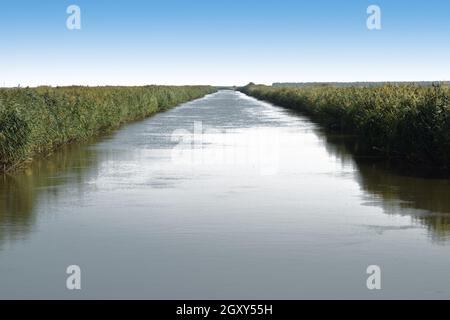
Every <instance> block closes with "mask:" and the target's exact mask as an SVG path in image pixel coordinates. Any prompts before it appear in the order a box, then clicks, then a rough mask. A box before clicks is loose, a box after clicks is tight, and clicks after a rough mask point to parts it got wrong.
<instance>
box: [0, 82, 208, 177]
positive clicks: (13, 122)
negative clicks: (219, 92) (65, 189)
mask: <svg viewBox="0 0 450 320" xmlns="http://www.w3.org/2000/svg"><path fill="white" fill-rule="evenodd" d="M213 91H214V89H213V88H212V87H206V86H192V87H188V86H186V87H167V86H146V87H97V88H89V87H62V88H51V87H39V88H23V89H21V88H15V89H0V171H1V170H3V171H6V170H10V169H11V168H13V167H15V166H17V165H18V164H21V163H23V162H24V161H26V160H28V159H30V158H31V157H33V156H35V155H37V154H42V153H45V152H49V151H51V150H53V149H55V148H57V147H58V146H61V145H63V144H66V143H69V142H71V141H76V140H82V139H86V138H89V137H92V136H94V135H97V134H99V133H101V132H104V131H108V130H111V129H114V128H117V127H118V126H120V125H121V124H123V123H125V122H127V121H132V120H137V119H141V118H144V117H146V116H149V115H151V114H153V113H155V112H158V111H164V110H166V109H168V108H171V107H174V106H176V105H177V104H180V103H183V102H186V101H189V100H193V99H196V98H200V97H202V96H204V95H206V94H208V93H211V92H213Z"/></svg>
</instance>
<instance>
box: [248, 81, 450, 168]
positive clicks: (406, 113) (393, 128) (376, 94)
mask: <svg viewBox="0 0 450 320" xmlns="http://www.w3.org/2000/svg"><path fill="white" fill-rule="evenodd" d="M241 91H242V92H244V93H246V94H248V95H250V96H253V97H255V98H258V99H262V100H267V101H269V102H272V103H274V104H277V105H280V106H284V107H287V108H291V109H294V110H298V111H300V112H302V113H304V114H305V115H307V116H309V117H311V118H312V119H313V120H315V121H317V122H318V123H320V124H322V125H323V126H325V127H326V128H328V129H331V130H334V131H338V132H341V133H346V134H354V135H356V137H357V140H358V146H359V150H360V152H364V153H366V154H367V153H370V154H374V155H375V154H376V155H378V156H382V157H386V158H397V159H402V160H405V161H407V162H408V163H411V164H414V165H424V166H433V167H439V168H443V169H449V167H450V87H448V86H447V85H434V86H431V87H430V86H419V85H413V84H409V85H383V86H378V87H348V88H346V87H345V88H344V87H335V86H320V87H303V88H287V87H281V88H280V87H269V86H256V85H249V86H246V87H244V88H241Z"/></svg>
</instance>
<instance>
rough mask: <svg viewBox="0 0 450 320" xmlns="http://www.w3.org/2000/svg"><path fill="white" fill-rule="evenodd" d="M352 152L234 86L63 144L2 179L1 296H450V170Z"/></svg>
mask: <svg viewBox="0 0 450 320" xmlns="http://www.w3.org/2000/svg"><path fill="white" fill-rule="evenodd" d="M348 150H349V149H348V147H347V143H346V138H345V137H339V136H329V135H326V134H324V133H323V132H322V131H321V130H320V129H319V128H318V127H317V126H316V125H315V124H313V123H311V122H310V121H309V120H307V119H306V118H304V117H302V116H300V115H298V114H294V113H292V112H290V111H288V110H285V109H282V108H279V107H276V106H273V105H270V104H267V103H264V102H260V101H257V100H255V99H253V98H250V97H247V96H245V95H243V94H240V93H236V92H232V91H221V92H218V93H216V94H213V95H210V96H207V97H205V98H203V99H200V100H197V101H193V102H190V103H187V104H184V105H182V106H179V107H177V108H175V109H172V110H170V111H168V112H165V113H161V114H158V115H156V116H154V117H152V118H149V119H147V120H145V121H142V122H138V123H133V124H129V125H127V126H125V127H124V128H122V129H121V130H119V131H117V132H116V133H114V134H112V135H110V136H106V137H103V138H101V139H98V140H97V141H92V142H90V143H85V144H82V145H74V146H70V147H67V148H65V149H63V150H60V151H58V152H56V153H55V154H53V155H52V156H50V157H48V158H46V159H41V160H37V161H35V162H34V163H33V165H32V166H31V167H30V168H28V169H26V170H25V171H24V172H21V173H16V174H14V175H12V176H5V177H3V178H1V179H0V298H64V299H66V298H68V299H72V298H73V299H77V298H149V299H153V298H158V299H164V298H167V299H179V298H181V299H188V298H189V299H197V298H201V299H215V298H233V299H240V298H249V299H263V298H264V299H265V298H268V299H281V298H289V299H300V298H450V180H446V179H435V178H434V179H431V178H424V177H413V176H411V175H404V174H399V173H396V172H395V171H393V170H390V169H388V168H386V166H385V165H379V164H376V163H374V162H373V161H368V160H367V159H363V158H356V157H355V156H353V155H352V153H350V152H349V151H348ZM69 265H78V266H80V268H81V272H82V274H81V284H82V289H81V290H79V291H69V290H67V288H66V278H67V277H68V275H67V274H66V268H67V266H69ZM369 265H377V266H379V267H380V268H381V280H382V282H381V285H382V290H380V291H377V290H375V291H370V290H368V289H367V287H366V279H367V277H368V275H367V274H366V269H367V267H368V266H369Z"/></svg>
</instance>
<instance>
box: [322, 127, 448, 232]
mask: <svg viewBox="0 0 450 320" xmlns="http://www.w3.org/2000/svg"><path fill="white" fill-rule="evenodd" d="M318 134H319V135H320V136H321V138H322V139H323V140H324V141H325V147H326V149H327V151H328V152H329V153H330V154H332V155H334V156H337V157H339V158H340V159H342V161H343V162H345V163H349V162H352V163H353V164H354V165H355V167H356V168H357V169H358V170H357V172H358V175H359V179H358V182H359V184H360V185H361V187H362V188H363V189H364V190H365V191H366V192H368V193H369V194H370V195H372V196H375V197H376V198H377V199H380V200H381V201H380V202H377V204H378V203H380V205H382V207H383V210H384V211H385V212H386V213H388V214H399V213H400V214H406V215H409V216H411V217H412V219H413V221H414V222H418V223H420V224H422V225H423V226H425V227H426V228H427V229H428V231H429V234H430V236H431V237H432V238H433V240H436V241H445V240H450V196H449V195H450V179H446V178H440V179H439V178H436V177H438V176H441V177H442V176H444V177H446V174H447V173H443V172H430V171H425V170H420V171H418V170H416V171H408V170H407V169H406V168H404V167H401V166H398V165H396V164H395V163H393V161H390V162H389V161H380V160H379V159H374V158H372V159H371V158H366V157H363V156H360V155H359V153H358V147H357V145H355V142H354V139H352V138H351V137H343V136H339V135H331V134H326V133H323V132H318Z"/></svg>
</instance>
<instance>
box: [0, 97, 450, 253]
mask: <svg viewBox="0 0 450 320" xmlns="http://www.w3.org/2000/svg"><path fill="white" fill-rule="evenodd" d="M232 98H233V99H234V100H236V99H238V100H239V99H240V98H239V97H236V96H233V97H232ZM223 99H225V100H226V99H229V97H224V98H223ZM240 103H241V104H242V106H241V108H246V104H245V103H246V102H245V101H243V102H240ZM190 108H191V109H192V110H195V106H192V107H190ZM186 110H188V111H186V112H191V111H189V110H190V109H189V108H187V109H186ZM205 110H206V111H205V112H210V113H211V112H221V113H222V114H225V113H226V110H224V109H218V108H211V109H205ZM280 110H281V109H280ZM192 112H196V111H192ZM227 112H229V111H227ZM280 112H281V111H280ZM286 112H287V111H286ZM290 113H291V116H293V117H297V115H294V114H293V113H292V112H290ZM239 115H241V116H242V117H243V116H246V117H248V118H249V119H246V121H245V123H243V122H242V121H241V120H242V119H241V118H242V117H240V118H239V119H236V120H235V121H234V122H233V121H231V120H230V123H240V124H242V126H244V127H247V126H249V123H251V124H255V125H257V124H258V121H260V120H261V121H263V120H264V119H255V115H253V114H252V113H251V112H249V113H243V112H241V113H237V112H236V113H231V115H230V117H237V116H239ZM207 116H208V114H207ZM256 116H257V115H256ZM214 117H218V115H217V114H211V115H210V116H209V118H208V119H209V120H210V121H212V120H213V119H215V118H214ZM221 117H223V115H221ZM169 118H170V114H167V119H169ZM208 119H207V120H208ZM173 121H178V120H177V119H175V120H173ZM185 121H188V122H189V123H190V122H191V119H189V118H187V120H185ZM305 121H306V120H305ZM270 125H276V123H275V124H274V123H270ZM167 128H169V127H167ZM137 129H139V130H140V129H141V128H137ZM137 129H135V130H137ZM156 129H158V128H156ZM156 129H155V130H156ZM162 129H164V128H163V127H161V130H162ZM158 130H159V129H158ZM164 130H165V129H164ZM169 133H170V132H169ZM316 134H317V135H318V136H319V138H320V139H321V140H322V141H323V142H324V143H323V145H324V146H325V148H326V150H327V152H328V153H329V154H330V155H332V156H334V157H337V158H338V159H340V161H342V162H343V163H344V164H347V165H351V166H354V167H355V168H356V169H357V170H356V180H357V182H358V183H359V185H360V186H361V188H362V189H363V190H364V191H365V192H366V193H367V196H368V197H367V199H366V201H365V205H372V206H380V207H382V208H383V210H384V211H385V212H386V213H387V214H390V215H393V214H401V215H407V216H410V217H411V218H412V219H413V221H414V222H415V223H419V224H420V225H422V226H424V227H425V228H427V230H428V232H429V234H430V236H431V238H432V240H433V241H437V242H444V241H447V240H449V239H450V197H449V195H450V180H448V179H436V178H433V179H432V178H426V177H423V175H420V174H419V173H417V175H416V176H414V175H411V174H404V173H401V172H400V171H398V170H397V169H396V168H393V167H392V166H391V164H389V163H386V162H381V161H375V160H373V159H367V158H365V157H361V156H356V155H357V154H358V152H357V150H358V146H357V145H356V144H355V142H354V141H353V139H352V138H351V137H345V136H340V135H333V134H327V133H324V132H323V131H322V130H319V129H317V130H316ZM155 137H156V138H157V137H158V135H155ZM161 137H162V136H160V137H159V138H161ZM164 137H165V138H164V139H167V141H168V138H167V135H165V136H164ZM156 138H155V139H156ZM167 141H166V140H164V141H161V142H160V143H161V144H162V145H163V147H167V146H165V145H164V143H167ZM94 142H95V141H93V142H90V143H91V144H93V143H94ZM102 152H103V153H102V154H101V155H100V154H99V149H96V148H91V147H90V144H89V143H85V144H81V145H72V146H68V147H65V148H62V149H60V150H58V151H57V152H55V154H53V155H52V156H50V157H48V158H45V159H39V160H36V161H34V162H33V164H32V165H30V167H29V168H27V169H26V170H24V171H23V172H20V173H16V174H14V175H5V176H1V178H0V249H1V246H2V245H3V244H4V243H5V242H6V241H9V240H18V239H23V238H24V237H25V236H26V235H27V234H29V233H30V232H32V231H33V227H34V226H35V224H36V222H37V216H38V215H39V214H44V213H42V211H43V210H42V209H41V210H38V209H39V206H42V207H45V205H44V204H50V207H51V205H52V204H53V205H54V204H55V203H57V202H58V198H59V197H60V195H61V194H63V193H65V192H75V193H78V194H79V195H80V197H82V195H83V193H84V192H86V191H88V187H87V186H86V181H87V180H89V179H90V178H92V177H93V176H96V175H98V168H99V167H100V166H101V164H102V163H104V162H105V161H106V159H110V158H111V157H114V158H115V157H116V156H117V155H116V156H114V155H113V156H111V155H110V156H109V157H108V155H107V154H106V153H105V150H102ZM120 156H125V155H124V154H122V155H120ZM163 178H164V177H163ZM49 211H51V210H49ZM361 214H363V213H361Z"/></svg>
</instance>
